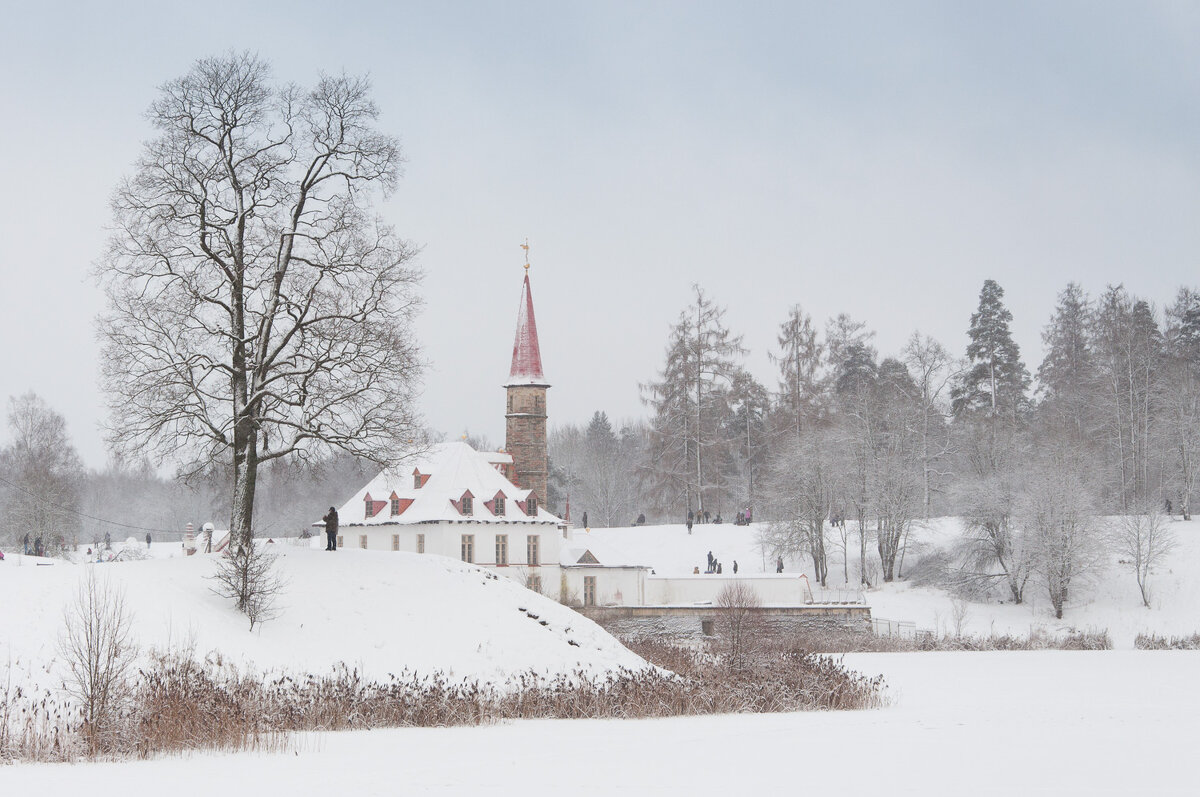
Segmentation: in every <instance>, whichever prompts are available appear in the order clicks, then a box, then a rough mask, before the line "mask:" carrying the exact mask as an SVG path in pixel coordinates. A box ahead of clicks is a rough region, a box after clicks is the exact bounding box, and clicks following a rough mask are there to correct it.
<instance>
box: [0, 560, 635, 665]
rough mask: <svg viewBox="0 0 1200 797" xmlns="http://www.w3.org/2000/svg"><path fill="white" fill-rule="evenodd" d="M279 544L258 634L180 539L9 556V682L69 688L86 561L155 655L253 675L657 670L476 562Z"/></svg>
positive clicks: (5, 567) (3, 588) (5, 599)
mask: <svg viewBox="0 0 1200 797" xmlns="http://www.w3.org/2000/svg"><path fill="white" fill-rule="evenodd" d="M271 547H272V548H273V549H274V550H275V551H276V552H277V553H278V563H279V564H278V571H279V573H280V575H281V576H282V578H283V580H284V582H285V584H286V586H285V590H284V593H283V595H282V596H281V598H280V600H279V615H278V616H277V617H275V618H274V619H272V620H269V621H268V622H266V623H264V624H262V625H259V626H258V627H256V628H255V629H254V630H253V631H250V630H249V624H248V622H247V620H246V618H245V617H244V616H243V615H241V614H239V613H237V612H236V611H235V610H234V608H233V605H232V603H231V602H230V601H229V600H227V599H225V598H222V597H219V596H218V595H216V594H214V593H213V592H212V586H213V582H212V581H211V580H210V579H209V576H210V575H211V574H212V572H213V569H214V566H215V564H216V557H215V556H203V555H197V556H191V557H183V556H179V555H178V552H179V549H178V546H169V545H159V546H154V547H152V548H151V553H152V554H154V556H155V557H156V558H152V559H149V560H146V561H131V562H113V563H106V564H71V563H68V562H64V561H62V560H52V559H35V558H34V557H25V556H21V555H17V554H8V555H7V558H6V559H5V561H4V562H2V563H0V607H4V608H3V610H2V612H3V618H4V622H3V624H2V625H0V682H3V676H4V673H3V670H4V669H5V668H6V667H8V668H11V671H12V677H13V680H14V682H16V683H21V684H24V685H27V686H29V687H38V686H43V687H53V686H55V685H56V684H57V683H58V682H59V673H60V671H61V667H60V663H59V662H57V653H56V646H57V640H58V637H59V631H60V628H61V626H62V621H63V610H64V607H65V606H66V605H67V604H68V602H69V601H70V600H71V599H72V597H73V595H74V592H75V590H76V587H77V585H78V583H79V580H80V578H81V576H82V575H83V574H84V572H85V570H86V569H91V570H92V571H93V572H95V573H96V575H97V576H98V577H99V578H100V579H101V580H102V581H104V580H106V581H108V582H109V583H111V584H112V585H114V586H117V587H120V588H121V589H122V590H124V593H125V600H126V602H127V605H128V607H129V610H130V612H131V614H132V618H133V637H134V639H136V641H137V642H138V643H139V645H140V646H141V647H142V648H143V649H148V648H151V647H155V648H158V649H159V650H166V649H169V648H173V649H193V650H194V652H195V654H196V655H197V656H199V657H203V656H206V655H208V654H209V653H210V652H216V653H219V654H220V656H221V657H222V659H223V660H224V661H225V662H227V663H230V664H233V665H236V666H238V667H239V668H242V669H245V668H250V669H253V670H257V671H266V670H272V671H280V670H286V671H289V672H292V673H300V674H303V673H309V672H312V673H317V674H324V673H329V672H330V670H331V669H332V668H333V666H334V665H335V664H337V663H339V662H341V663H345V664H346V665H347V666H349V667H352V668H357V669H358V670H359V672H361V673H363V674H364V675H365V676H366V677H367V678H368V679H374V680H384V679H386V678H387V675H388V673H396V674H399V673H400V672H401V671H402V670H404V669H408V670H412V671H417V672H421V673H429V672H432V671H434V670H440V671H442V672H444V673H446V674H447V675H449V676H451V677H452V678H460V679H463V680H479V681H488V682H500V681H503V680H505V679H506V678H507V677H508V676H510V675H513V674H516V673H519V672H523V671H529V670H533V671H537V672H539V673H544V674H546V675H547V676H549V677H554V676H556V675H558V674H560V673H565V674H570V673H573V672H575V671H576V670H582V671H584V672H585V673H587V674H589V675H592V676H604V675H606V674H607V673H610V672H613V671H614V670H617V669H620V668H631V669H637V668H641V667H644V666H646V665H645V662H643V661H642V660H641V659H640V658H639V657H637V656H634V655H633V654H632V653H630V652H629V651H628V650H626V649H625V648H624V647H623V646H621V645H620V644H619V643H618V642H617V641H616V640H614V639H613V638H612V637H611V636H609V635H608V634H607V633H606V632H604V631H603V630H602V629H601V628H600V627H599V626H597V625H596V624H595V623H593V622H591V621H590V620H588V619H587V618H585V617H583V616H582V615H579V614H577V613H576V612H574V611H572V610H571V609H568V608H567V607H565V606H562V605H560V604H559V603H557V602H555V601H552V600H550V599H548V598H545V597H543V596H540V595H537V594H535V593H532V592H530V591H529V590H526V589H525V588H524V587H522V586H521V585H519V584H517V583H515V582H513V581H511V580H509V579H505V578H495V577H492V576H488V575H487V574H485V573H484V572H483V571H482V570H479V569H478V568H476V567H474V566H472V565H468V564H464V563H462V562H458V561H455V560H452V559H447V558H444V557H440V556H427V555H418V554H409V553H392V552H388V553H386V554H385V553H382V552H378V553H377V552H368V551H359V550H355V549H344V550H340V551H337V552H336V553H328V552H326V551H324V550H319V549H318V550H313V549H311V548H308V547H306V546H299V545H283V544H281V545H274V546H271ZM530 615H535V616H530ZM572 641H573V642H575V643H577V644H576V645H572V644H570V642H572Z"/></svg>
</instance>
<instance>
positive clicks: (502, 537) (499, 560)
mask: <svg viewBox="0 0 1200 797" xmlns="http://www.w3.org/2000/svg"><path fill="white" fill-rule="evenodd" d="M496 564H497V565H506V564H508V535H507V534H497V535H496Z"/></svg>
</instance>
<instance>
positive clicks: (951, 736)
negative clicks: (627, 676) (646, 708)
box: [0, 651, 1200, 797]
mask: <svg viewBox="0 0 1200 797" xmlns="http://www.w3.org/2000/svg"><path fill="white" fill-rule="evenodd" d="M847 662H848V663H850V664H852V665H853V666H854V667H855V668H856V669H859V670H860V671H861V672H864V673H872V674H873V673H884V674H885V675H886V676H887V678H888V682H889V684H891V685H892V691H893V693H894V698H895V701H894V705H893V706H892V707H891V708H888V709H885V710H881V711H866V712H846V713H812V714H785V715H760V716H750V715H735V716H720V717H701V718H685V719H671V720H653V721H634V722H616V721H537V722H514V723H510V724H506V725H501V726H494V727H485V728H452V729H401V730H388V731H370V732H355V733H340V734H325V735H321V736H307V737H305V738H303V739H299V740H297V749H296V750H295V751H292V752H288V753H286V754H279V755H219V756H197V757H194V758H192V759H191V763H188V764H184V763H182V762H181V761H180V760H179V759H163V760H157V761H149V762H135V763H125V764H86V765H74V766H71V765H62V766H58V765H55V766H49V765H37V766H32V765H21V766H16V767H10V768H0V785H3V791H4V793H6V794H34V793H37V794H66V793H71V792H76V791H78V792H79V793H86V794H88V795H89V797H108V795H112V796H113V797H116V796H117V795H120V796H121V797H126V796H127V795H129V794H142V793H154V792H156V791H159V790H161V789H163V788H169V789H170V791H171V793H172V795H173V797H184V795H193V794H195V795H206V797H210V796H211V795H213V794H220V795H223V797H235V795H262V794H290V795H308V794H354V795H365V794H495V795H508V794H512V795H518V794H519V795H528V794H531V793H534V794H537V793H547V792H551V791H553V792H555V793H568V794H572V795H578V794H595V795H600V794H617V793H626V794H678V795H688V796H689V797H698V796H699V795H707V794H713V795H716V794H751V795H769V794H781V793H791V794H805V793H807V794H828V793H834V794H867V793H871V794H878V793H884V794H924V795H962V794H1004V795H1007V796H1008V797H1014V796H1017V797H1023V796H1024V795H1032V794H1057V795H1061V794H1088V795H1093V794H1121V795H1126V796H1127V795H1130V794H1154V795H1164V794H1195V793H1197V790H1198V788H1200V784H1198V776H1197V774H1196V771H1195V768H1194V766H1193V765H1192V764H1191V763H1189V762H1190V761H1191V759H1192V753H1193V752H1194V750H1193V748H1194V747H1195V744H1196V742H1197V740H1198V739H1200V689H1197V687H1196V685H1195V681H1194V677H1195V674H1196V673H1197V671H1198V670H1200V654H1197V653H1188V652H1140V651H1111V652H1100V653H1079V652H1061V651H1039V652H1021V653H910V654H858V655H855V656H847ZM189 773H190V774H189Z"/></svg>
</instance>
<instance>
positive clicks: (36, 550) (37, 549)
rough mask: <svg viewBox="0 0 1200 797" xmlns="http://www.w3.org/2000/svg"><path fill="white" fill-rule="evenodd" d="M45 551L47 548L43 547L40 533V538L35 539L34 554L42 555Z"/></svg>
mask: <svg viewBox="0 0 1200 797" xmlns="http://www.w3.org/2000/svg"><path fill="white" fill-rule="evenodd" d="M45 552H46V549H45V548H43V547H42V537H41V535H40V534H39V535H38V538H37V539H36V540H34V541H33V555H34V556H41V555H42V554H43V553H45Z"/></svg>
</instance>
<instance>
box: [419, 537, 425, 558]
mask: <svg viewBox="0 0 1200 797" xmlns="http://www.w3.org/2000/svg"><path fill="white" fill-rule="evenodd" d="M417 553H425V535H424V534H418V535H417Z"/></svg>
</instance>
